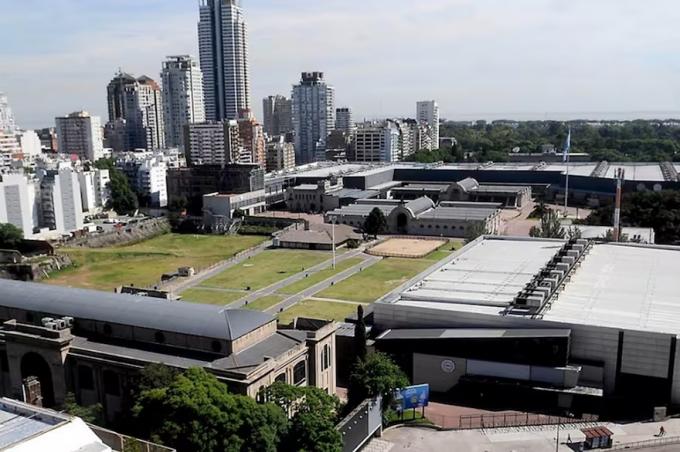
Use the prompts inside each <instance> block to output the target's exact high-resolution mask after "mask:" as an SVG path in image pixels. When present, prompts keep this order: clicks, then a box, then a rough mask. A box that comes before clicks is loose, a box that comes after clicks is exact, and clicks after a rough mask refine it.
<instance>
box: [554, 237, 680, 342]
mask: <svg viewBox="0 0 680 452" xmlns="http://www.w3.org/2000/svg"><path fill="white" fill-rule="evenodd" d="M679 277H680V250H679V249H673V248H667V249H663V248H659V247H655V248H649V247H643V246H624V245H615V244H610V245H607V244H601V245H596V246H594V247H593V248H592V250H591V251H590V253H589V255H588V256H587V257H586V259H585V260H584V261H583V263H582V265H581V267H580V268H579V269H578V270H577V271H576V272H575V273H574V274H573V276H572V278H571V281H569V283H567V285H566V287H565V290H564V291H563V292H562V293H560V294H559V296H558V297H557V300H556V301H555V302H554V303H553V304H552V306H551V308H550V309H549V310H548V311H547V312H546V313H545V314H544V317H543V318H544V319H545V320H554V321H558V322H569V323H579V324H587V325H600V326H613V327H616V328H626V329H632V330H643V331H654V332H661V333H671V334H679V333H680V280H679V279H678V278H679Z"/></svg>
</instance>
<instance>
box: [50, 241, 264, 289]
mask: <svg viewBox="0 0 680 452" xmlns="http://www.w3.org/2000/svg"><path fill="white" fill-rule="evenodd" d="M265 240H266V237H260V236H235V237H225V236H209V235H180V234H165V235H162V236H159V237H156V238H153V239H150V240H146V241H144V242H140V243H137V244H135V245H130V246H120V247H111V248H101V249H81V248H78V249H62V250H59V252H60V253H66V254H68V255H69V256H71V259H73V261H74V263H75V264H76V266H75V267H71V268H68V269H65V270H63V271H60V272H57V273H53V274H52V276H51V278H50V279H49V280H47V281H46V282H47V283H50V284H58V285H63V286H73V287H83V288H88V289H101V290H107V291H109V290H113V289H114V288H115V287H117V286H121V285H129V284H134V285H135V286H138V287H146V286H153V285H155V284H157V283H158V282H159V281H160V279H161V275H162V274H163V273H169V272H173V271H176V270H177V268H178V267H194V268H196V269H197V270H198V269H201V268H205V267H208V266H210V265H212V264H215V263H217V262H219V261H222V260H225V259H228V258H230V257H232V256H233V255H235V254H237V253H238V252H240V251H243V250H245V249H248V248H250V247H252V246H255V245H258V244H260V243H262V242H264V241H265Z"/></svg>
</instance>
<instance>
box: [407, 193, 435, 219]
mask: <svg viewBox="0 0 680 452" xmlns="http://www.w3.org/2000/svg"><path fill="white" fill-rule="evenodd" d="M404 207H406V208H407V209H409V210H410V211H411V212H413V215H414V216H416V217H417V216H419V215H420V214H421V213H423V212H427V211H428V210H430V209H433V208H434V202H433V201H432V200H431V199H430V198H428V197H427V196H423V197H422V198H418V199H414V200H413V201H409V202H407V203H406V204H405V205H404Z"/></svg>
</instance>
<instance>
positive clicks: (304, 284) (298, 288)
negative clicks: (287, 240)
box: [278, 257, 363, 295]
mask: <svg viewBox="0 0 680 452" xmlns="http://www.w3.org/2000/svg"><path fill="white" fill-rule="evenodd" d="M362 260H363V259H361V258H360V257H352V258H349V259H347V260H344V261H342V262H339V263H338V264H337V265H336V266H335V269H333V268H328V269H326V270H321V271H320V272H317V273H314V274H313V275H310V276H309V278H305V279H303V280H300V281H298V282H294V283H293V284H290V285H288V286H286V287H284V288H282V289H280V290H278V292H279V293H282V294H286V295H295V294H296V293H300V292H302V291H303V290H306V289H309V288H310V287H312V286H314V285H316V284H319V283H320V282H322V281H325V280H327V279H328V278H331V277H333V276H335V275H337V274H338V273H342V272H344V271H345V270H347V269H349V268H351V267H354V266H355V265H358V264H359V263H361V261H362Z"/></svg>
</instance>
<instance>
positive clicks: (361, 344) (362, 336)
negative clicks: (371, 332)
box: [354, 305, 368, 361]
mask: <svg viewBox="0 0 680 452" xmlns="http://www.w3.org/2000/svg"><path fill="white" fill-rule="evenodd" d="M367 353H368V351H367V349H366V322H364V307H363V306H361V305H359V306H358V307H357V323H356V325H354V354H355V356H356V357H357V359H358V360H360V361H363V360H365V359H366V354H367Z"/></svg>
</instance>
